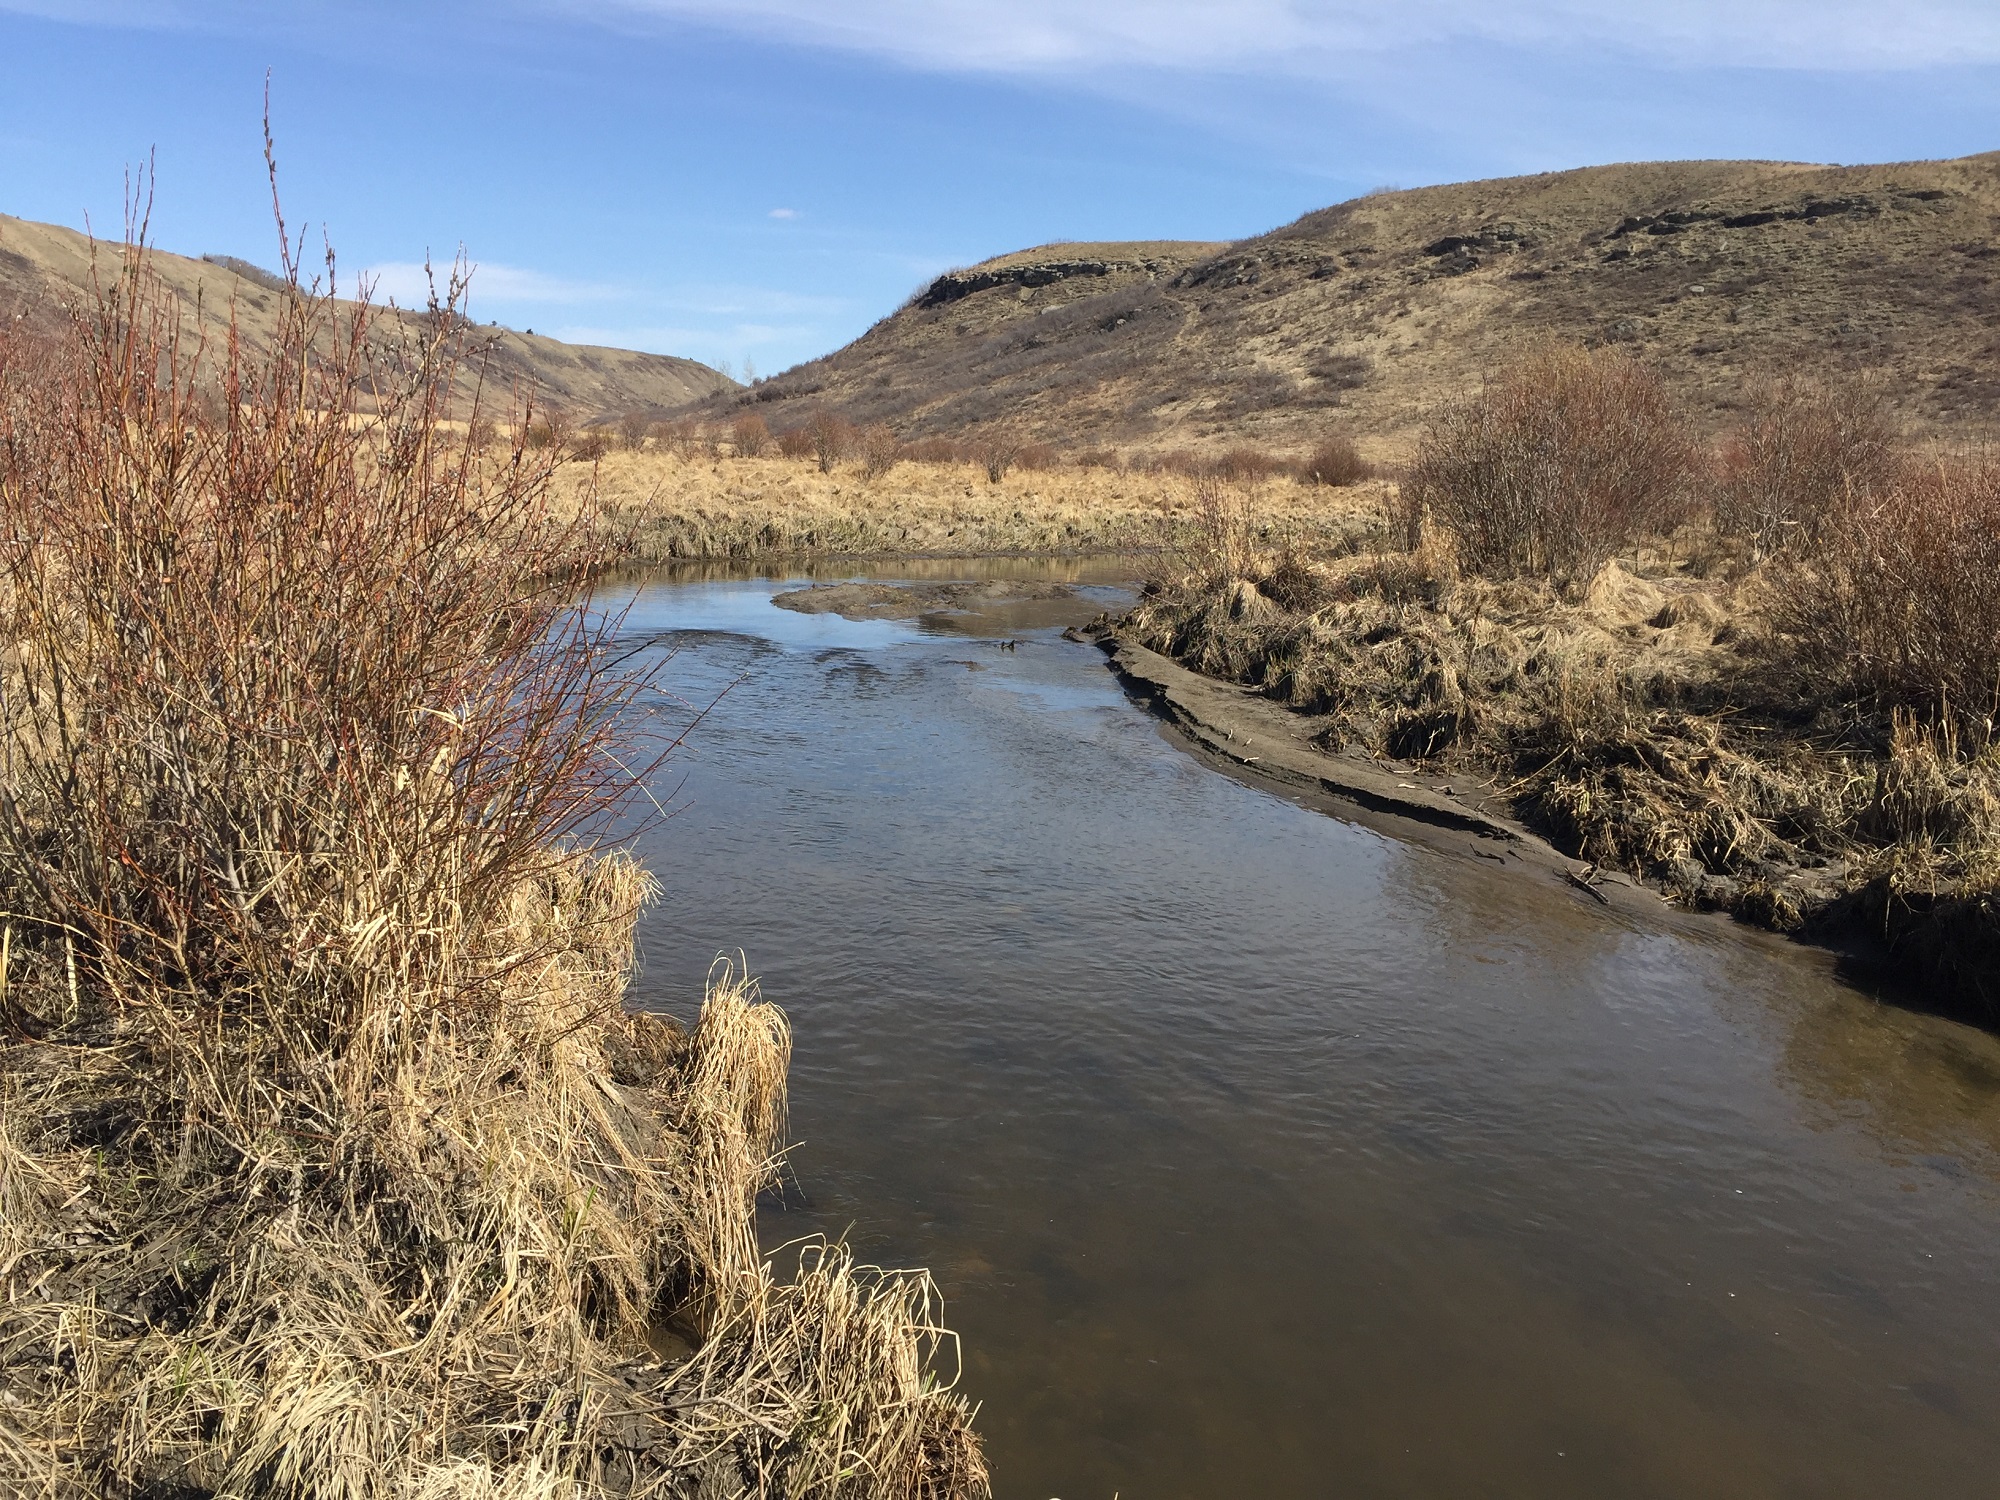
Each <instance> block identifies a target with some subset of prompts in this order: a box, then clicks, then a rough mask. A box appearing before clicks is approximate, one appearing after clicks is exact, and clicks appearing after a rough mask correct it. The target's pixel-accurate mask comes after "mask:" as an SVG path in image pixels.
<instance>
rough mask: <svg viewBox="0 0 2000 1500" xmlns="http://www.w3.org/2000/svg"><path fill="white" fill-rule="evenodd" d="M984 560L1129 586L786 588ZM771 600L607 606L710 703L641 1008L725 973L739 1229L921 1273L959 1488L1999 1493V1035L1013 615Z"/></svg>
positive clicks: (691, 593) (1080, 1499) (664, 866)
mask: <svg viewBox="0 0 2000 1500" xmlns="http://www.w3.org/2000/svg"><path fill="white" fill-rule="evenodd" d="M996 575H1004V576H1008V577H1032V578H1038V579H1044V580H1050V579H1052V580H1057V581H1067V582H1070V583H1073V584H1081V585H1083V586H1084V587H1083V588H1082V595H1083V599H1082V602H1080V603H1077V602H1072V603H1071V604H1070V605H1069V606H1068V607H1069V610H1070V612H1071V613H1072V614H1073V615H1080V616H1081V617H1088V616H1089V615H1090V614H1091V613H1093V612H1094V611H1095V609H1096V608H1098V607H1101V606H1102V605H1105V604H1110V603H1114V602H1116V600H1117V599H1118V598H1119V597H1120V594H1119V592H1118V591H1117V589H1115V588H1112V587H1107V586H1108V585H1115V584H1117V583H1119V582H1122V581H1127V580H1129V578H1130V575H1131V569H1130V567H1129V566H1126V567H1123V568H1121V567H1119V566H1118V565H1116V564H1114V563H1106V564H1102V565H1095V566H1093V565H1090V564H1085V563H1075V562H1071V563H1059V564H1056V563H1052V564H1041V565H1036V564H1019V563H1017V564H1006V565H987V566H985V567H982V566H981V565H978V564H967V565H962V566H958V567H954V566H952V565H939V564H907V565H901V566H899V567H888V568H884V569H876V570H874V571H873V572H872V573H868V572H866V570H859V569H854V568H836V569H834V570H832V571H831V572H826V571H822V573H821V574H820V575H819V581H822V582H824V581H830V580H833V579H838V578H853V577H863V576H869V577H873V578H875V579H877V580H883V579H898V578H919V577H920V578H924V579H929V580H933V581H934V580H936V579H938V578H941V577H963V578H984V577H991V576H996ZM807 581H809V580H807V579H806V578H803V577H800V578H795V579H791V580H789V581H785V580H779V579H775V578H768V577H749V576H743V575H740V574H739V575H736V576H727V575H722V576H717V575H713V574H711V575H709V576H706V577H702V576H696V575H689V576H683V577H679V578H675V577H671V576H668V575H661V576H660V577H659V578H656V579H654V580H650V581H648V582H646V583H644V584H641V585H636V586H633V587H631V588H628V589H627V590H626V591H625V597H626V598H628V599H629V600H630V606H631V607H630V613H629V615H628V616H627V619H626V622H625V630H626V632H627V634H628V636H629V637H630V638H631V639H633V640H635V641H639V642H650V643H652V644H650V645H649V646H647V648H646V649H658V650H673V651H675V652H676V653H677V654H676V655H675V656H674V659H673V660H672V661H671V662H670V663H668V665H667V667H666V673H665V678H664V681H665V683H666V684H667V685H668V686H669V687H670V688H671V689H672V690H673V692H674V693H676V694H678V695H679V697H680V698H681V699H683V700H685V704H686V705H690V706H692V707H693V708H708V707H709V706H710V704H711V703H712V704H713V706H712V708H710V710H709V712H707V714H706V716H705V717H704V718H703V719H702V720H701V722H700V723H699V724H698V725H696V726H695V728H694V730H693V733H692V736H691V738H690V740H689V743H688V745H687V746H686V748H685V749H684V750H682V751H680V752H678V753H676V755H675V756H674V757H673V758H672V760H671V761H670V762H669V763H668V766H667V768H666V769H665V770H664V771H663V772H662V773H661V774H660V775H659V776H658V777H657V778H656V779H655V782H654V787H653V790H654V792H655V795H656V796H657V797H658V798H659V799H660V800H661V802H662V803H664V804H665V805H667V806H668V807H669V808H670V809H672V810H673V813H674V815H673V816H672V817H670V818H669V819H667V820H666V821H665V822H664V823H662V824H659V825H658V826H657V827H655V828H654V829H652V830H651V831H649V832H648V833H647V834H646V835H644V837H643V838H642V839H641V840H640V843H639V851H640V853H641V855H642V857H643V858H644V859H645V861H646V863H647V864H648V865H649V866H650V867H651V868H652V870H653V871H654V872H655V873H656V874H657V875H658V876H659V878H660V880H661V881H662V883H663V886H664V893H663V896H662V899H661V900H660V902H659V904H658V905H657V906H656V907H655V908H653V909H652V910H651V911H650V912H649V913H648V914H647V916H646V917H645V919H644V920H643V923H642V926H641V939H640V940H641V950H642V964H643V967H642V971H641V973H640V975H639V976H638V978H637V980H636V981H635V984H634V991H633V999H634V1002H635V1003H637V1004H640V1005H643V1006H647V1007H650V1008H655V1009H660V1010H664V1011H668V1012H671V1013H673V1014H675V1015H677V1016H679V1017H680V1018H682V1019H683V1020H691V1019H692V1018H693V1015H694V1013H695V1011H696V1009H697V1008H698V1005H699V1001H700V994H701V987H702V983H703V977H704V974H705V972H706V971H707V969H708V966H709V964H710V961H711V960H712V959H713V958H714V957H715V956H716V955H717V954H718V953H724V952H726V953H728V954H730V955H732V956H733V955H735V954H736V953H738V952H739V950H740V951H741V952H742V953H744V954H745V955H747V958H748V962H749V965H750V967H751V969H752V971H753V972H754V973H756V974H757V975H758V976H759V977H760V978H761V980H762V983H763V990H764V994H765V996H766V997H767V998H769V999H771V1000H774V1001H776V1002H777V1003H779V1004H780V1005H782V1006H783V1007H784V1008H785V1010H786V1011H787V1012H788V1013H789V1015H790V1016H791V1019H792V1024H793V1028H794V1032H795V1047H796V1052H795V1058H794V1064H793V1073H792V1137H793V1139H794V1140H796V1141H797V1142H798V1146H797V1148H796V1150H795V1151H794V1152H793V1154H792V1156H791V1158H790V1172H791V1176H792V1179H793V1181H792V1183H791V1184H790V1186H789V1187H788V1189H787V1191H786V1193H785V1195H784V1202H783V1203H782V1204H780V1203H778V1202H776V1201H775V1200H774V1201H773V1202H772V1203H771V1204H770V1205H769V1206H768V1208H767V1210H766V1212H765V1213H764V1215H763V1226H762V1227H763V1233H764V1236H765V1239H766V1242H767V1244H769V1245H770V1246H772V1247H774V1248H775V1247H776V1246H778V1245H780V1244H782V1243H783V1242H785V1241H787V1240H792V1239H795V1238H798V1237H800V1236H804V1235H808V1234H813V1233H822V1232H823V1233H827V1234H831V1235H840V1234H843V1233H844V1234H846V1235H847V1236H848V1238H849V1240H850V1242H851V1243H852V1244H853V1245H854V1246H855V1248H856V1250H857V1251H858V1252H859V1253H860V1255H861V1258H863V1259H864V1260H869V1261H874V1262H877V1263H880V1264H882V1265H888V1266H906V1265H907V1266H915V1265H921V1266H928V1267H930V1268H931V1270H932V1271H933V1272H934V1273H935V1275H936V1277H937V1280H938V1282H939V1284H940V1286H941V1287H942V1289H943V1292H944V1295H945V1298H946V1315H947V1320H948V1321H949V1323H950V1324H951V1326H952V1327H953V1328H954V1329H956V1330H957V1331H958V1333H959V1335H960V1336H961V1338H962V1340H963V1350H964V1360H963V1378H962V1386H961V1388H962V1389H963V1390H964V1391H965V1392H966V1393H967V1394H968V1395H969V1396H970V1397H971V1398H972V1399H974V1400H976V1401H978V1402H979V1403H980V1414H979V1419H978V1425H979V1427H980V1429H981V1431H983V1433H984V1434H985V1438H986V1443H987V1449H988V1456H989V1459H990V1461H991V1463H992V1466H993V1471H994V1478H995V1492H996V1494H997V1495H998V1496H1000V1497H1002V1500H1048V1497H1052V1496H1054V1497H1061V1500H1112V1497H1113V1496H1114V1495H1116V1496H1121V1497H1123V1500H1168V1497H1202V1500H1208V1497H1236V1496H1256V1497H1271V1500H1288V1497H1317V1496H1410V1497H1419V1496H1421V1497H1438V1500H1443V1497H1452V1500H1457V1497H1467V1496H1493V1497H1510V1500H1511V1497H1521V1500H1528V1497H1535V1500H1544V1497H1562V1496H1577V1497H1584V1496H1589V1497H1605V1496H1617V1497H1625V1500H1637V1497H1651V1496H1661V1497H1667V1496H1671V1497H1689V1500H1692V1497H1697V1496H1701V1497H1716V1496H1726V1497H1738V1496H1746V1497H1747V1496H1801V1497H1804V1496H1813V1497H1833V1496H1855V1497H1863V1496H1865V1497H1871V1500H1885V1497H1894V1496H1912V1497H1915V1496H1922V1497H1926V1500H1947V1497H1961V1496H1963V1497H1975V1496H1982V1497H1983V1496H1992V1495H1995V1494H2000V1279H1997V1278H1996V1273H2000V1042H1997V1041H1996V1039H1995V1038H1993V1037H1991V1036H1989V1035H1986V1034H1984V1033H1982V1032H1979V1031H1975V1030H1971V1029H1969V1028H1966V1027H1963V1026H1960V1025H1956V1024H1954V1023H1952V1022H1949V1021H1944V1020H1940V1019H1937V1018H1935V1017H1930V1016H1925V1015H1921V1014H1916V1013H1914V1012H1912V1011H1909V1010H1905V1009H1900V1008H1896V1007H1893V1006H1888V1005H1884V1004H1881V1003H1879V1002H1877V1001H1876V1000H1874V999H1872V998H1870V997H1869V996H1868V995H1867V994H1865V993H1864V992H1862V991H1861V990H1858V989H1856V988H1853V987H1851V986H1850V985H1849V984H1847V983H1845V982H1843V980H1842V979H1841V978H1840V977H1839V974H1838V973H1837V969H1836V964H1835V962H1834V960H1833V959H1832V957H1831V956H1830V955H1827V954H1825V953H1821V952H1818V951H1815V950H1813V949H1810V948H1805V947H1801V946H1798V945H1794V944H1791V943H1788V942H1785V941H1783V940H1780V939H1776V938H1772V937H1769V936H1766V935H1761V934H1757V933H1753V932H1750V931H1747V930H1745V929H1743V928H1740V927H1736V926H1733V925H1731V924H1729V923H1727V922H1725V921H1722V920H1719V919H1711V918H1697V917H1692V916H1687V915H1677V914H1673V913H1670V912H1667V911H1666V910H1665V909H1664V908H1663V909H1662V913H1661V918H1660V920H1659V921H1657V922H1653V921H1646V922H1638V921H1634V920H1633V919H1630V918H1623V917H1620V916H1618V915H1617V914H1616V913H1614V912H1610V911H1607V910H1605V909H1603V908H1601V907H1598V906H1596V905H1594V904H1593V903H1592V902H1590V901H1589V900H1588V899H1586V898H1585V897H1584V896H1583V895H1582V894H1581V893H1578V892H1576V891H1573V890H1569V889H1567V888H1565V887H1562V886H1559V885H1557V884H1556V883H1555V882H1554V881H1553V880H1546V881H1542V880H1530V879H1528V878H1526V877H1523V876H1522V875H1520V874H1518V873H1510V872H1508V871H1505V870H1503V869H1501V868H1499V867H1497V866H1495V865H1492V864H1490V863H1488V862H1485V861H1482V860H1480V859H1478V858H1474V857H1472V856H1471V854H1470V853H1469V852H1458V851H1455V850H1454V849H1453V848H1452V847H1450V846H1449V841H1440V840H1437V839H1435V838H1433V839H1430V840H1428V841H1426V840H1421V839H1419V840H1410V839H1406V838H1403V837H1399V836H1397V831H1396V830H1395V829H1394V828H1392V827H1390V826H1388V825H1385V824H1381V823H1380V822H1379V821H1378V823H1377V824H1376V825H1375V826H1369V825H1368V824H1367V823H1366V822H1364V821H1361V820H1359V819H1358V817H1357V815H1355V814H1353V813H1351V812H1346V811H1344V810H1343V809H1341V808H1340V807H1339V806H1337V805H1334V804H1328V805H1327V806H1325V807H1314V806H1310V805H1306V804H1305V803H1303V802H1301V801H1300V800H1297V799H1294V798H1290V797H1287V796H1284V795H1279V794H1277V793H1274V792H1273V791H1270V790H1267V789H1262V788H1259V787H1256V786H1251V785H1246V784H1244V783H1243V782H1241V781H1239V780H1236V779H1232V778H1231V777H1230V776H1227V775H1224V774H1221V773H1219V772H1218V771H1217V770H1215V769H1213V768H1211V767H1209V766H1208V765H1206V764H1204V763H1202V762H1201V761H1199V760H1197V759H1196V758H1195V757H1194V756H1193V755H1191V754H1190V753H1189V752H1188V751H1187V750H1185V749H1184V748H1182V746H1181V745H1180V744H1179V743H1178V742H1177V741H1176V740H1175V739H1174V738H1173V737H1172V736H1171V734H1170V733H1169V732H1168V731H1166V730H1165V729H1164V728H1163V726H1162V725H1161V724H1160V723H1159V721H1158V720H1156V719H1155V718H1154V717H1152V716H1151V715H1150V714H1149V713H1147V712H1146V711H1145V710H1144V709H1143V708H1141V707H1140V706H1138V705H1136V704H1135V703H1133V702H1132V701H1131V700H1130V699H1128V697H1127V696H1126V694H1125V693H1124V692H1123V691H1122V690H1121V688H1120V686H1119V684H1118V682H1117V681H1116V680H1115V679H1114V677H1113V676H1112V675H1111V673H1110V672H1109V671H1108V670H1107V668H1106V665H1105V661H1104V658H1103V656H1102V655H1101V654H1100V653H1099V652H1098V651H1097V650H1095V649H1094V648H1092V647H1089V646H1085V645H1079V644H1076V643H1073V642H1070V641H1067V640H1064V639H1063V638H1062V636H1061V635H1060V633H1059V630H1058V629H1057V628H1056V625H1055V624H1054V623H1052V622H1051V619H1050V611H1049V609H1048V607H1046V606H1044V607H1041V609H1040V612H1039V613H1037V612H1035V611H1028V612H1027V613H1025V614H1024V613H1020V612H1016V613H1015V614H1012V615H1009V614H1008V613H1007V612H1006V611H1004V610H1003V611H1001V612H1000V614H999V615H998V616H997V617H986V618H969V617H953V618H950V619H944V620H930V621H914V622H913V621H893V620H848V619H843V618H841V617H840V616H838V615H834V614H800V613H795V612H793V611H791V610H788V609H779V608H775V607H773V605H772V604H771V602H770V601H771V598H772V596H773V595H774V594H775V593H777V592H781V591H783V590H786V589H790V588H796V587H799V586H802V585H803V584H804V583H806V582H807ZM1058 613H1059V611H1058ZM982 632H984V633H982ZM1003 639H1005V640H1012V641H1014V642H1016V643H1017V644H1016V645H1015V646H1014V647H1013V648H1012V649H1007V648H1006V647H1005V646H1004V645H1003ZM725 687H727V688H728V689H729V691H728V692H727V693H726V694H725V695H724V696H722V697H721V698H720V700H719V701H715V700H716V696H717V694H718V693H720V692H721V691H722V689H724V688H725ZM688 713H689V709H688V708H684V707H674V708H671V709H670V710H669V711H668V716H669V717H670V718H671V717H672V716H673V715H675V714H678V715H680V716H681V717H682V718H685V717H687V715H688ZM1470 842H1471V840H1470V839H1469V838H1468V837H1465V836H1461V837H1460V838H1459V843H1461V844H1469V843H1470Z"/></svg>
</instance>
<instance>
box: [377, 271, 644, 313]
mask: <svg viewBox="0 0 2000 1500" xmlns="http://www.w3.org/2000/svg"><path fill="white" fill-rule="evenodd" d="M471 270H472V283H471V298H472V300H473V301H476V302H480V303H487V302H554V303H563V304H570V303H577V302H603V301H608V300H610V299H612V298H616V297H621V296H624V295H625V292H624V290H623V289H622V288H620V287H616V286H610V285H606V284H604V283H600V282H588V281H565V280H563V279H561V278H560V277H556V276H544V275H543V274H542V273H541V272H539V271H527V270H523V269H521V268H520V267H518V266H502V265H495V264H493V263H492V262H490V261H489V262H484V263H479V262H475V263H474V264H473V265H472V267H471ZM450 274H451V264H450V262H448V261H447V262H445V263H443V264H439V265H434V266H432V267H428V268H427V267H425V266H424V265H423V264H422V263H421V262H418V261H389V262H386V263H384V264H382V265H379V266H370V267H368V269H367V270H365V271H363V272H362V273H361V277H362V280H364V281H366V282H368V283H370V284H371V285H373V287H374V289H375V300H376V301H378V302H384V301H388V300H389V299H391V298H393V299H395V301H396V302H397V303H398V304H399V305H401V306H403V307H415V306H421V305H422V304H423V303H424V302H425V301H427V300H428V299H429V297H430V289H431V278H432V277H433V276H435V277H436V283H437V288H438V290H439V291H440V292H442V291H443V290H444V286H445V282H446V280H447V279H448V278H449V277H450Z"/></svg>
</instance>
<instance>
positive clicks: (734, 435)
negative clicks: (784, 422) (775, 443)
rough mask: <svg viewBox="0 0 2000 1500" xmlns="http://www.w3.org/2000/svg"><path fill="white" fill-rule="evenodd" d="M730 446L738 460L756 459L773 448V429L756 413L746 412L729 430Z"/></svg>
mask: <svg viewBox="0 0 2000 1500" xmlns="http://www.w3.org/2000/svg"><path fill="white" fill-rule="evenodd" d="M729 446H730V448H731V449H732V450H733V451H734V452H735V454H736V456H737V457H738V458H756V457H757V456H758V455H760V454H761V453H763V451H764V450H765V449H766V448H768V447H770V446H771V429H770V428H769V427H768V426H766V425H765V422H764V419H763V418H762V417H761V416H759V415H758V414H757V413H756V412H754V411H753V412H745V413H744V414H743V415H742V416H740V417H738V418H737V419H736V421H735V423H734V424H733V425H732V426H731V427H730V429H729Z"/></svg>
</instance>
